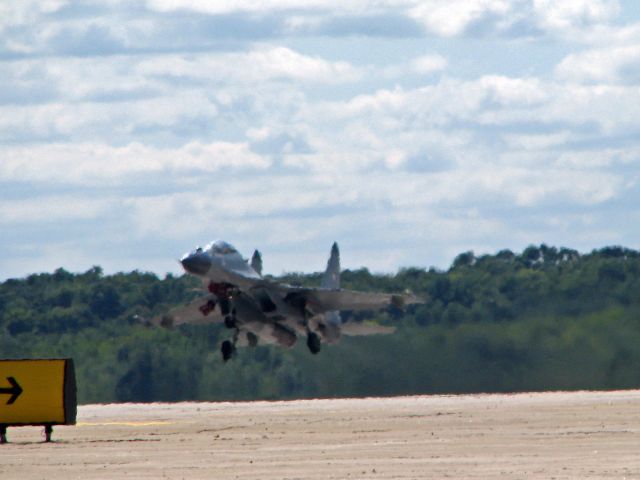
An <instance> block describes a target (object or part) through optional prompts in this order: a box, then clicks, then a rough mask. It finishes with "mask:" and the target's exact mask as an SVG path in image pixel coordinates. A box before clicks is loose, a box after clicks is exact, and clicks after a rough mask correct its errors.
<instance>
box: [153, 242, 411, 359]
mask: <svg viewBox="0 0 640 480" xmlns="http://www.w3.org/2000/svg"><path fill="white" fill-rule="evenodd" d="M180 263H181V264H182V266H183V268H184V269H185V271H186V272H187V273H189V274H192V275H195V276H197V277H200V278H201V279H202V281H203V286H204V290H205V292H206V294H205V295H203V296H201V297H199V298H196V299H195V300H193V301H191V302H189V303H188V304H186V305H182V306H179V307H176V308H174V309H172V310H170V311H169V312H167V313H166V314H164V315H161V316H159V317H156V318H154V319H152V320H151V323H152V324H156V325H160V326H162V327H166V328H173V327H174V326H176V325H180V324H185V323H201V324H202V323H205V324H206V323H224V325H225V326H226V327H227V328H228V329H230V330H232V331H233V334H232V338H231V339H230V340H225V341H224V342H222V345H221V348H220V350H221V352H222V358H223V360H224V361H225V362H226V361H227V360H229V359H230V358H231V356H232V355H233V353H234V352H235V350H236V348H237V347H243V346H250V347H255V346H256V345H258V344H262V345H274V344H275V345H282V346H285V347H291V346H292V345H293V344H294V343H295V342H296V340H297V338H298V337H299V336H302V337H306V339H307V346H308V348H309V350H310V351H311V353H313V354H316V353H318V352H319V351H320V346H321V343H322V342H325V343H328V344H330V343H335V342H337V341H338V340H339V339H340V337H341V336H342V335H373V334H386V333H392V332H393V331H394V330H395V329H394V328H393V327H387V326H382V325H371V324H365V323H362V322H356V321H351V322H349V321H347V322H343V320H342V318H341V316H340V311H341V310H354V311H355V310H378V309H381V308H385V307H387V306H389V305H394V306H396V307H399V308H402V307H404V306H405V305H408V304H413V303H422V302H421V301H420V300H418V299H417V298H416V297H415V296H413V295H411V294H408V293H407V294H387V293H365V292H356V291H350V290H343V289H341V288H340V252H339V250H338V245H337V244H336V243H334V244H333V247H332V248H331V255H330V257H329V261H328V263H327V268H326V271H325V273H324V276H323V277H322V282H321V285H320V287H319V288H308V287H296V286H291V285H285V284H282V283H277V282H274V281H272V280H269V279H266V278H263V277H262V257H261V255H260V252H258V251H257V250H256V251H255V252H254V254H253V257H252V258H251V261H247V260H245V259H244V258H243V257H242V256H241V255H240V253H238V251H237V250H236V249H235V248H234V247H233V246H232V245H230V244H229V243H227V242H224V241H222V240H218V241H215V242H212V243H211V244H209V245H207V246H206V247H205V248H201V247H198V248H196V249H195V250H194V251H192V252H190V253H187V254H185V255H184V256H183V257H182V259H181V260H180Z"/></svg>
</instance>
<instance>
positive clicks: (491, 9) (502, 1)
mask: <svg viewBox="0 0 640 480" xmlns="http://www.w3.org/2000/svg"><path fill="white" fill-rule="evenodd" d="M512 4H513V2H512V1H509V0H454V1H451V0H430V1H427V2H415V5H414V6H413V7H412V8H410V10H409V15H410V16H411V17H413V18H414V19H416V20H417V21H419V22H421V23H422V24H424V25H425V26H426V28H427V29H428V30H429V31H430V32H433V33H435V34H437V35H440V36H443V37H451V36H455V35H459V34H461V33H463V32H464V31H465V29H466V28H467V27H468V26H469V25H470V24H471V23H473V22H474V21H477V20H479V19H481V18H482V17H483V16H484V15H487V14H490V15H497V16H505V15H506V14H508V13H509V12H510V11H511V8H512Z"/></svg>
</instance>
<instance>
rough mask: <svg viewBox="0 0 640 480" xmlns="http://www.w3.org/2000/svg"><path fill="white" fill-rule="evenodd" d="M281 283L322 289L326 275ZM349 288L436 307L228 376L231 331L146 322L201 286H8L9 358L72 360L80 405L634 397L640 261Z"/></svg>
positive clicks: (474, 261) (485, 264)
mask: <svg viewBox="0 0 640 480" xmlns="http://www.w3.org/2000/svg"><path fill="white" fill-rule="evenodd" d="M277 280H280V281H285V282H288V283H291V284H298V285H318V284H319V282H320V274H308V275H307V274H288V275H285V276H283V277H280V278H278V279H277ZM342 286H343V287H344V288H350V289H357V290H365V291H367V290H369V291H387V292H401V291H405V290H411V291H412V292H414V293H415V294H416V295H418V296H421V297H423V298H425V299H427V303H425V304H424V305H417V306H413V307H410V308H409V309H408V310H407V311H406V312H400V311H397V310H393V309H390V310H388V311H383V312H373V313H357V314H356V313H349V312H347V313H346V315H345V316H346V317H347V318H349V319H350V320H352V321H375V322H380V323H383V324H389V325H396V326H397V327H398V331H397V333H395V334H394V335H386V336H376V337H355V338H344V339H342V341H341V343H340V344H339V345H334V346H324V347H323V350H322V352H321V353H320V354H319V355H317V356H313V355H311V354H310V353H309V352H308V351H307V348H306V345H305V342H303V341H302V342H299V344H298V345H296V346H295V347H294V348H292V349H290V350H285V349H282V348H276V347H257V348H255V349H241V350H239V351H238V354H237V355H236V357H235V358H234V359H232V361H230V362H229V363H227V364H223V362H222V360H221V358H220V354H219V345H220V342H221V341H222V340H224V339H226V338H228V337H229V331H228V330H225V329H224V327H222V326H184V327H181V328H180V329H178V330H176V331H167V330H164V329H158V328H149V327H145V326H144V325H143V323H142V322H141V321H140V320H141V319H144V318H149V317H151V316H153V315H155V314H158V313H161V312H164V311H166V310H168V309H169V308H171V307H172V306H174V305H176V304H179V303H181V302H184V301H186V300H188V299H190V298H191V297H193V296H194V295H197V294H198V292H197V289H198V287H199V283H198V281H197V280H196V279H194V278H191V277H188V276H180V277H175V276H172V275H167V276H166V277H165V278H164V279H159V278H157V277H156V276H155V275H154V274H151V273H143V272H138V271H134V272H131V273H119V274H115V275H104V274H103V272H102V270H101V269H100V268H99V267H94V268H92V269H90V270H89V271H87V272H85V273H81V274H72V273H69V272H67V271H65V270H63V269H58V270H56V271H55V272H54V273H52V274H33V275H30V276H28V277H26V278H24V279H11V280H7V281H5V282H3V283H2V284H0V358H30V357H36V358H47V357H72V358H74V360H75V362H76V375H77V378H78V393H79V399H80V402H81V403H91V402H114V401H142V402H148V401H178V400H237V399H277V398H303V397H318V396H319V397H328V396H367V395H398V394H417V393H445V392H505V391H529V390H556V389H613V388H637V387H640V252H638V251H634V250H631V249H627V248H623V247H607V248H603V249H600V250H596V251H593V252H591V253H590V254H585V255H581V254H579V253H578V252H576V251H575V250H570V249H564V248H563V249H557V248H553V247H548V246H545V245H542V246H539V247H534V246H531V247H529V248H527V249H526V250H524V251H523V252H522V253H519V254H516V253H513V252H511V251H508V250H504V251H501V252H499V253H497V254H495V255H483V256H479V257H476V256H475V255H474V254H473V253H472V252H466V253H463V254H461V255H459V256H458V257H457V258H456V259H455V261H454V262H453V265H452V266H451V268H450V269H449V270H447V271H438V270H435V269H429V270H426V269H421V268H408V269H403V270H401V271H399V272H398V273H397V274H396V275H374V274H371V273H370V272H369V271H367V270H366V269H361V270H355V271H349V270H347V271H344V272H343V274H342Z"/></svg>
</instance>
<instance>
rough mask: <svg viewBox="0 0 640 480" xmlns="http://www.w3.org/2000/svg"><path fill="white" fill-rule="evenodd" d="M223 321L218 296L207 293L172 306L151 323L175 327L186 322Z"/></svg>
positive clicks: (206, 322)
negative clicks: (182, 303)
mask: <svg viewBox="0 0 640 480" xmlns="http://www.w3.org/2000/svg"><path fill="white" fill-rule="evenodd" d="M222 322H224V317H223V316H222V313H221V312H220V306H219V305H217V304H216V298H215V297H214V296H213V295H206V296H204V297H199V298H196V299H195V300H192V301H191V302H189V303H187V304H185V305H180V306H178V307H175V308H172V309H171V310H169V311H168V312H166V313H164V314H163V315H159V316H157V317H154V318H152V319H151V320H150V322H149V323H151V324H152V325H157V326H159V327H164V328H173V327H175V326H177V325H183V324H185V323H192V324H199V325H204V324H209V323H222Z"/></svg>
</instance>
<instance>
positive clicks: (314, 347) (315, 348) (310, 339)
mask: <svg viewBox="0 0 640 480" xmlns="http://www.w3.org/2000/svg"><path fill="white" fill-rule="evenodd" d="M307 347H309V351H310V352H311V353H313V354H314V355H315V354H316V353H318V352H320V335H318V334H317V333H316V332H311V331H310V332H309V333H308V334H307Z"/></svg>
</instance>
